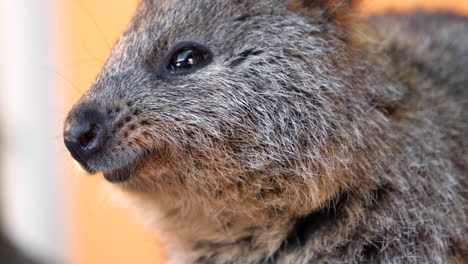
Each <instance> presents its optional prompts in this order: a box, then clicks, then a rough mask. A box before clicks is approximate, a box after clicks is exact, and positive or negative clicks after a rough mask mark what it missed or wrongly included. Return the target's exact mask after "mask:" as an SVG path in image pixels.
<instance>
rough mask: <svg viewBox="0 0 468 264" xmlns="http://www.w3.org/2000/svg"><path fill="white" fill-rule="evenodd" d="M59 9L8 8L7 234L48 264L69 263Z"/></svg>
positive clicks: (39, 3)
mask: <svg viewBox="0 0 468 264" xmlns="http://www.w3.org/2000/svg"><path fill="white" fill-rule="evenodd" d="M53 7H54V1H52V0H0V61H1V63H0V111H1V112H0V121H1V123H0V131H1V136H2V138H1V141H0V150H1V152H0V157H1V163H0V169H1V171H0V188H1V189H0V195H1V196H0V197H1V198H0V202H1V205H0V210H1V211H2V213H1V215H2V218H3V219H2V223H3V224H4V226H3V230H4V231H5V232H6V234H7V235H8V236H9V237H10V238H11V239H12V241H13V242H14V243H15V245H16V246H18V247H19V248H20V249H21V250H22V251H23V252H24V253H26V254H28V255H29V256H32V257H35V258H36V259H40V260H41V261H42V262H43V263H63V262H64V261H65V255H64V254H65V253H64V252H65V250H66V243H65V242H66V241H65V236H64V234H65V232H64V230H65V229H64V214H63V212H64V210H63V209H64V201H63V197H64V194H63V192H64V191H63V186H64V184H63V180H62V179H61V178H62V177H61V175H60V174H61V173H60V172H61V169H60V164H62V162H60V144H61V142H62V140H61V138H60V134H59V131H60V129H59V127H60V125H59V122H58V109H59V106H58V104H57V94H58V93H57V90H56V89H57V87H56V84H55V83H54V78H53V77H54V64H55V59H56V53H57V52H56V49H55V47H54V45H55V41H54V39H53V37H54V32H53V29H54V21H53V20H54V17H53Z"/></svg>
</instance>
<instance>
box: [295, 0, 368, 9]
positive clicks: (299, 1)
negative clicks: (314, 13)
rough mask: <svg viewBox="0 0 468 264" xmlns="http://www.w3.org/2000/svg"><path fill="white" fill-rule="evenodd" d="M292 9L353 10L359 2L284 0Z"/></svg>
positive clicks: (348, 0)
mask: <svg viewBox="0 0 468 264" xmlns="http://www.w3.org/2000/svg"><path fill="white" fill-rule="evenodd" d="M286 2H288V4H289V6H290V7H291V8H292V9H296V10H298V9H304V8H305V9H307V8H318V7H321V8H333V9H335V8H353V7H355V6H356V5H358V4H359V2H361V1H360V0H286Z"/></svg>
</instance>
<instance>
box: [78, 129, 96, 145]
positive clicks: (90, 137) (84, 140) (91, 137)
mask: <svg viewBox="0 0 468 264" xmlns="http://www.w3.org/2000/svg"><path fill="white" fill-rule="evenodd" d="M98 133H99V127H98V126H97V125H95V124H91V126H90V129H89V130H88V131H87V132H85V133H84V134H83V135H82V136H81V137H80V138H79V142H80V146H81V147H82V148H88V147H89V146H90V145H93V144H92V143H94V142H93V141H95V139H96V138H97V136H98Z"/></svg>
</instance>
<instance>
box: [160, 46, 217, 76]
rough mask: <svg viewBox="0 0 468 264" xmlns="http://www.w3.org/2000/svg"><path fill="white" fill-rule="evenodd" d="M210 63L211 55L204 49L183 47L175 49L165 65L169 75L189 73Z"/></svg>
mask: <svg viewBox="0 0 468 264" xmlns="http://www.w3.org/2000/svg"><path fill="white" fill-rule="evenodd" d="M210 61H211V53H210V52H209V51H208V50H207V49H206V48H204V47H201V46H197V45H185V46H182V47H180V48H177V49H175V52H173V53H172V55H171V58H170V59H169V62H168V64H167V69H168V70H169V72H170V73H171V74H187V73H191V72H193V71H195V70H197V69H199V68H201V67H203V66H205V65H206V64H208V63H209V62H210Z"/></svg>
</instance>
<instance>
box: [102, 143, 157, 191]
mask: <svg viewBox="0 0 468 264" xmlns="http://www.w3.org/2000/svg"><path fill="white" fill-rule="evenodd" d="M151 155H152V151H145V152H144V153H143V154H141V155H139V156H138V157H137V158H135V159H134V160H133V161H131V162H130V163H128V164H127V165H125V166H122V167H118V168H115V169H110V170H105V171H103V174H104V178H105V179H106V180H107V181H109V182H111V183H124V182H127V181H128V180H130V179H131V178H132V177H133V176H134V174H135V172H136V171H137V170H138V169H140V168H142V167H144V165H145V164H146V161H147V160H148V159H149V158H150V157H151Z"/></svg>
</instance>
